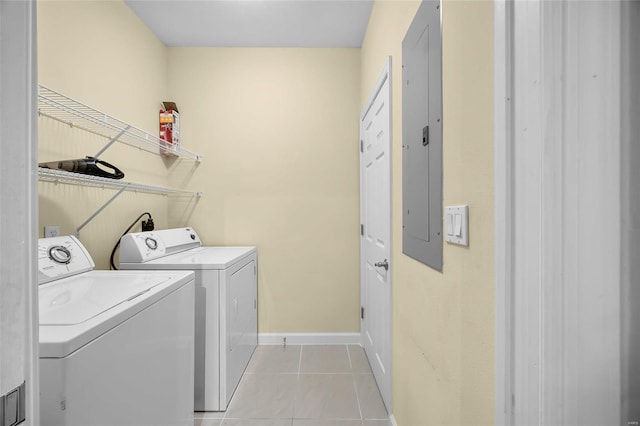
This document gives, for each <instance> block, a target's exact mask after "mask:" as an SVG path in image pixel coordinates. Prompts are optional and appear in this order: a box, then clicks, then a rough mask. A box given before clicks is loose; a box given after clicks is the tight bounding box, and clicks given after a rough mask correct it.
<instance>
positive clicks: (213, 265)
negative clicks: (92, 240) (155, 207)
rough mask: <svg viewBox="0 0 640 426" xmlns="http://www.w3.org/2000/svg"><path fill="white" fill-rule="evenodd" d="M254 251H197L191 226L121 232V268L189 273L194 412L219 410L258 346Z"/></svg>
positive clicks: (194, 233)
mask: <svg viewBox="0 0 640 426" xmlns="http://www.w3.org/2000/svg"><path fill="white" fill-rule="evenodd" d="M257 267H258V252H257V250H256V248H255V247H202V243H201V241H200V237H198V234H197V233H196V232H195V231H194V230H193V229H192V228H176V229H166V230H160V231H151V232H139V233H133V234H127V235H125V236H124V237H122V239H121V240H120V268H121V269H146V270H150V269H167V270H171V269H187V270H192V271H194V272H195V274H196V277H195V287H196V291H195V297H196V299H195V300H196V323H195V333H196V334H195V336H196V341H195V352H196V353H195V392H194V393H195V404H194V406H195V410H196V411H225V410H226V409H227V406H228V405H229V401H230V400H231V397H232V396H233V392H234V391H235V389H236V387H237V386H238V383H239V382H240V378H241V377H242V373H243V372H244V370H245V368H246V367H247V364H248V363H249V359H250V358H251V355H252V354H253V351H254V349H255V348H256V345H257V344H258V317H257Z"/></svg>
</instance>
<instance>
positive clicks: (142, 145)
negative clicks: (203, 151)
mask: <svg viewBox="0 0 640 426" xmlns="http://www.w3.org/2000/svg"><path fill="white" fill-rule="evenodd" d="M38 114H39V115H40V116H44V117H48V118H51V119H53V120H57V121H60V122H62V123H65V124H68V125H69V126H72V127H77V128H80V129H82V130H85V131H87V132H90V133H93V134H96V135H99V136H103V137H105V138H107V139H109V140H110V141H111V142H110V143H112V142H114V141H116V140H117V141H118V142H121V143H124V144H126V145H129V146H133V147H136V148H139V149H142V150H145V151H148V152H151V153H153V154H158V155H163V156H167V155H169V156H178V157H183V158H189V159H192V160H195V161H198V162H199V161H201V159H202V157H201V156H200V155H198V154H195V153H193V152H191V151H189V150H186V149H184V148H177V149H176V148H175V147H173V146H172V145H171V144H168V143H167V142H165V141H163V140H161V139H160V138H158V137H156V136H153V135H150V134H149V133H147V132H145V131H143V130H140V129H138V128H137V127H134V126H132V125H130V124H127V123H125V122H124V121H121V120H118V119H117V118H114V117H112V116H110V115H108V114H105V113H104V112H101V111H98V110H97V109H94V108H91V107H90V106H87V105H85V104H83V103H81V102H78V101H76V100H74V99H71V98H69V97H67V96H65V95H62V94H60V93H58V92H56V91H55V90H51V89H49V88H47V87H45V86H42V85H41V86H39V92H38ZM110 143H109V144H110ZM105 148H106V147H105Z"/></svg>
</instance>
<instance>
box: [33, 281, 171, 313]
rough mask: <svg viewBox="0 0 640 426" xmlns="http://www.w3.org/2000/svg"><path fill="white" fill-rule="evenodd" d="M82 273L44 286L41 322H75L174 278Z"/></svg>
mask: <svg viewBox="0 0 640 426" xmlns="http://www.w3.org/2000/svg"><path fill="white" fill-rule="evenodd" d="M114 275H116V276H117V277H116V276H113V275H112V276H101V275H86V274H85V275H79V276H77V277H72V278H69V279H66V280H59V281H57V282H52V283H50V284H45V285H41V286H40V291H39V304H40V325H75V324H81V323H83V322H85V321H88V320H89V319H91V318H93V317H95V316H97V315H99V314H101V313H102V312H105V311H107V310H109V309H111V308H113V307H114V306H117V305H119V304H121V303H122V302H125V301H127V300H132V299H134V298H136V297H138V296H140V295H141V294H143V293H146V292H147V291H149V290H150V289H152V288H153V287H155V286H157V285H159V284H162V283H164V282H166V281H168V280H169V279H170V277H167V276H163V277H154V276H142V275H130V274H114Z"/></svg>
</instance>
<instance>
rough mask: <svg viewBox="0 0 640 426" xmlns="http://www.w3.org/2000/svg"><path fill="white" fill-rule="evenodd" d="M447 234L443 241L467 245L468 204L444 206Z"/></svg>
mask: <svg viewBox="0 0 640 426" xmlns="http://www.w3.org/2000/svg"><path fill="white" fill-rule="evenodd" d="M445 220H446V227H447V234H446V235H445V241H447V242H449V243H453V244H460V245H463V246H468V245H469V206H466V205H462V206H447V207H445Z"/></svg>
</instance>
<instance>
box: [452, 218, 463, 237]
mask: <svg viewBox="0 0 640 426" xmlns="http://www.w3.org/2000/svg"><path fill="white" fill-rule="evenodd" d="M455 217H456V219H455V226H454V232H453V235H455V236H456V237H461V236H462V215H460V214H457V213H456V216H455Z"/></svg>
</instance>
